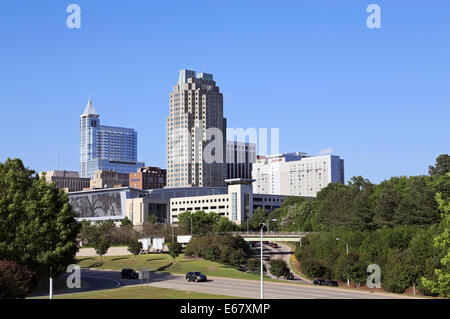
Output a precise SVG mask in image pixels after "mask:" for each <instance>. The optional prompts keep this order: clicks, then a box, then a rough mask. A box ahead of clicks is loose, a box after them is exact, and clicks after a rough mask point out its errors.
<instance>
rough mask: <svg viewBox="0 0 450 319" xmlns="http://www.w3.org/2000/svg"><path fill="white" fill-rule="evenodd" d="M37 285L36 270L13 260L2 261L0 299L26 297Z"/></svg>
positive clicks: (0, 268)
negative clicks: (31, 269) (33, 270)
mask: <svg viewBox="0 0 450 319" xmlns="http://www.w3.org/2000/svg"><path fill="white" fill-rule="evenodd" d="M36 285H37V277H36V274H35V273H34V272H32V271H30V270H28V269H27V268H25V267H23V266H20V265H17V264H16V263H15V262H13V261H0V299H15V298H25V296H26V295H27V294H28V293H29V292H31V291H32V290H33V289H34V288H35V287H36Z"/></svg>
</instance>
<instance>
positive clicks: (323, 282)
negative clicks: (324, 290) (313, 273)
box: [313, 278, 325, 286]
mask: <svg viewBox="0 0 450 319" xmlns="http://www.w3.org/2000/svg"><path fill="white" fill-rule="evenodd" d="M313 284H314V285H315V286H323V285H325V280H323V279H320V278H317V279H316V280H314V281H313Z"/></svg>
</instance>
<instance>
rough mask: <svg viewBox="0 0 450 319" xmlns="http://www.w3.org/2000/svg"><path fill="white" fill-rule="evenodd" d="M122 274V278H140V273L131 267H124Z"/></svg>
mask: <svg viewBox="0 0 450 319" xmlns="http://www.w3.org/2000/svg"><path fill="white" fill-rule="evenodd" d="M120 276H121V277H122V279H138V278H139V274H138V273H137V272H135V271H134V270H133V269H131V268H124V269H122V272H121V273H120Z"/></svg>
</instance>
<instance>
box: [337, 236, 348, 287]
mask: <svg viewBox="0 0 450 319" xmlns="http://www.w3.org/2000/svg"><path fill="white" fill-rule="evenodd" d="M336 240H341V239H340V238H339V237H336ZM342 241H343V242H344V243H345V250H346V251H347V256H348V243H347V242H346V241H345V240H344V239H342ZM347 286H348V287H350V278H347Z"/></svg>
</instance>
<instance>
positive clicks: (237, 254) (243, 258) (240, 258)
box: [230, 249, 248, 267]
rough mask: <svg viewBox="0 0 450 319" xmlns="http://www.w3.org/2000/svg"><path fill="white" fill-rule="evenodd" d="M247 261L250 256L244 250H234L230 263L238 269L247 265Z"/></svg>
mask: <svg viewBox="0 0 450 319" xmlns="http://www.w3.org/2000/svg"><path fill="white" fill-rule="evenodd" d="M247 259H248V256H247V254H246V253H245V252H244V251H243V250H242V249H238V250H233V251H232V253H231V255H230V263H231V264H232V265H233V266H236V267H239V266H240V265H242V264H245V263H246V262H247Z"/></svg>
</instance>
